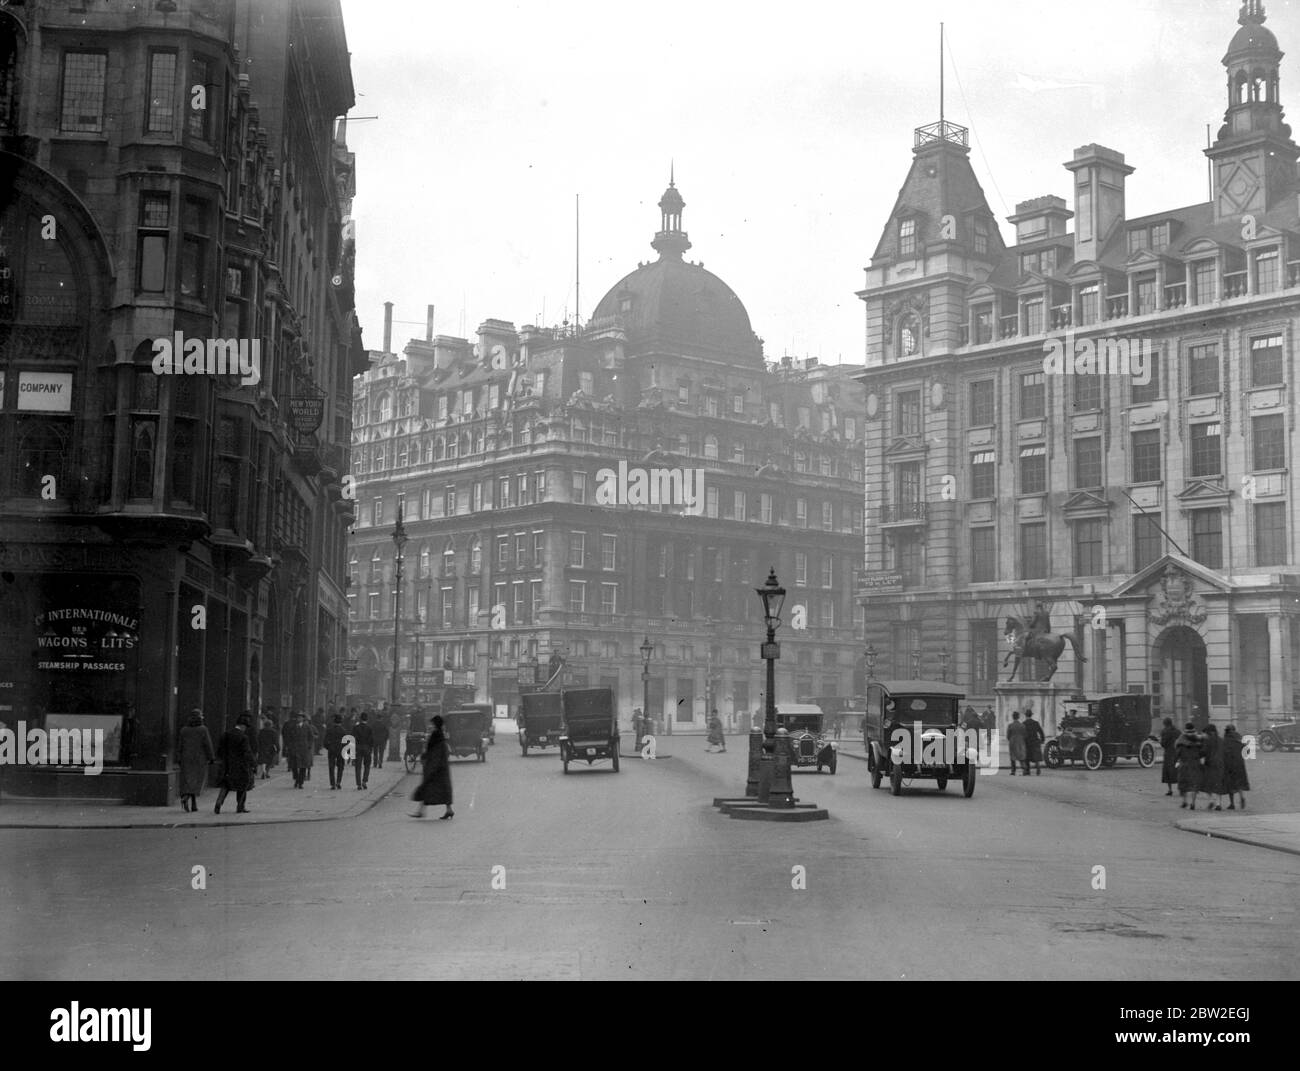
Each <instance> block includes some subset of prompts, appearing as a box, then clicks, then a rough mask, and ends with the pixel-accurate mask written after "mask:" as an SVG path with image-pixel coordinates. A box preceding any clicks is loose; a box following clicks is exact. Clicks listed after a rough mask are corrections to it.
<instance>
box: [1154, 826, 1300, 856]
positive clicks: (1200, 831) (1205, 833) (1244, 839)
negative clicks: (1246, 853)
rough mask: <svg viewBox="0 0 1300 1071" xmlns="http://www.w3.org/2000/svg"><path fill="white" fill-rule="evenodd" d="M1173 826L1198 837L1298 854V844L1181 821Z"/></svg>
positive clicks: (1299, 847) (1299, 852)
mask: <svg viewBox="0 0 1300 1071" xmlns="http://www.w3.org/2000/svg"><path fill="white" fill-rule="evenodd" d="M1174 826H1175V827H1176V828H1178V829H1181V830H1182V831H1183V832H1184V833H1194V834H1196V835H1197V836H1198V837H1216V838H1218V839H1219V840H1231V841H1236V842H1237V843H1238V844H1249V845H1250V846H1251V847H1253V848H1266V849H1268V850H1269V851H1274V852H1285V853H1286V854H1288V855H1300V846H1297V847H1288V846H1287V845H1284V844H1271V843H1269V842H1268V841H1263V840H1257V839H1255V838H1253V837H1248V836H1246V835H1245V834H1242V833H1222V832H1220V831H1219V830H1217V829H1205V828H1203V827H1197V826H1189V825H1187V824H1186V822H1183V821H1180V822H1175V823H1174Z"/></svg>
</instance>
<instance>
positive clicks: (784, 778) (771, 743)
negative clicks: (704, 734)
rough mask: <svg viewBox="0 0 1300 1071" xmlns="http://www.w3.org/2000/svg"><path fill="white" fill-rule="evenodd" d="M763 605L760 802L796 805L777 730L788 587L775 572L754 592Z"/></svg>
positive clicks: (785, 743) (783, 740)
mask: <svg viewBox="0 0 1300 1071" xmlns="http://www.w3.org/2000/svg"><path fill="white" fill-rule="evenodd" d="M755 590H756V592H757V594H758V597H759V598H760V599H761V600H762V602H763V622H764V624H766V625H767V642H766V643H764V644H763V646H762V651H761V653H762V658H763V661H765V662H766V663H767V699H766V703H765V704H764V707H765V709H764V712H763V755H762V759H761V765H760V767H759V777H758V801H759V802H760V803H766V804H768V805H769V806H773V807H793V806H794V786H793V784H791V782H790V758H791V756H790V738H789V736H787V735H786V734H785V733H782V734H781V735H780V736H778V735H777V730H776V660H777V659H778V658H780V657H781V645H780V644H778V643H777V642H776V630H777V628H778V627H779V626H780V624H781V608H782V607H783V606H784V605H785V588H783V587H781V585H780V583H779V582H778V581H777V579H776V569H775V568H773V569H771V570H770V571H769V572H768V574H767V583H766V584H764V585H763V586H762V587H761V588H756V589H755Z"/></svg>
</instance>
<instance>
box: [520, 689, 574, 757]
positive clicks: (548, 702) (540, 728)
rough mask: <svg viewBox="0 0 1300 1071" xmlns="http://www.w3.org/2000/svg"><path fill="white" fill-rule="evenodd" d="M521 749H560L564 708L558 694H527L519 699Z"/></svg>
mask: <svg viewBox="0 0 1300 1071" xmlns="http://www.w3.org/2000/svg"><path fill="white" fill-rule="evenodd" d="M517 722H518V725H519V748H520V750H521V751H522V752H523V753H524V754H525V755H527V754H528V749H529V748H530V747H534V748H537V747H558V746H559V743H560V735H561V734H562V733H563V732H564V707H563V703H562V700H561V699H560V693H559V692H558V691H557V692H540V691H539V692H525V693H524V694H523V695H521V696H520V697H519V717H518V719H517Z"/></svg>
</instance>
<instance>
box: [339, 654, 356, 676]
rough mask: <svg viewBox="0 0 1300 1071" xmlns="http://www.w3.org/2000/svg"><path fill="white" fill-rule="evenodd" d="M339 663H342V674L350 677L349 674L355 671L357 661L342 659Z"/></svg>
mask: <svg viewBox="0 0 1300 1071" xmlns="http://www.w3.org/2000/svg"><path fill="white" fill-rule="evenodd" d="M340 661H342V663H343V672H344V673H347V674H349V675H351V674H353V673H355V672H356V671H357V661H358V660H357V659H355V658H344V659H341V660H340Z"/></svg>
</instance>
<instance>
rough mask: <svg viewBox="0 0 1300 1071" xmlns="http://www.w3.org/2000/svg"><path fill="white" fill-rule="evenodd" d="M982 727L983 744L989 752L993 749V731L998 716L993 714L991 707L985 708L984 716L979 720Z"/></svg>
mask: <svg viewBox="0 0 1300 1071" xmlns="http://www.w3.org/2000/svg"><path fill="white" fill-rule="evenodd" d="M980 722H981V723H982V724H983V726H984V742H985V744H986V745H987V746H988V748H989V750H992V748H993V730H994V729H996V728H997V727H998V716H997V715H996V714H994V713H993V708H992V707H985V708H984V714H983V715H982V716H981V718H980Z"/></svg>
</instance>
